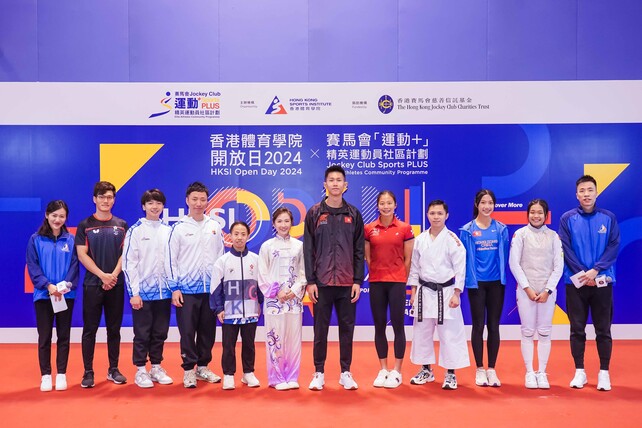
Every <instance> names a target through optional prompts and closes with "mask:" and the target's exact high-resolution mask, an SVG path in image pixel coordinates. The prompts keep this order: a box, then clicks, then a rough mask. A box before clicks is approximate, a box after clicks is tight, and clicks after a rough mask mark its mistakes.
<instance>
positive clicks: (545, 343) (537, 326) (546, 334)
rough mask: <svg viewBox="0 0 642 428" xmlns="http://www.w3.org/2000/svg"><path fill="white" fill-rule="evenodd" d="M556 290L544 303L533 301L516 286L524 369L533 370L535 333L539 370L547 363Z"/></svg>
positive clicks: (544, 368)
mask: <svg viewBox="0 0 642 428" xmlns="http://www.w3.org/2000/svg"><path fill="white" fill-rule="evenodd" d="M556 298H557V290H555V291H553V294H551V295H550V296H548V300H547V301H546V302H545V303H537V302H533V301H532V300H531V299H529V298H528V295H527V294H526V292H525V291H524V289H523V288H521V287H518V288H517V309H518V310H519V318H520V320H521V323H522V325H521V331H522V340H521V348H522V357H523V358H524V364H525V366H526V371H527V372H530V371H534V368H533V354H534V343H533V340H534V339H535V334H536V333H537V336H538V339H537V341H538V344H537V358H538V361H539V371H542V372H545V371H546V365H547V363H548V357H549V355H550V352H551V333H552V330H553V314H554V313H555V300H556Z"/></svg>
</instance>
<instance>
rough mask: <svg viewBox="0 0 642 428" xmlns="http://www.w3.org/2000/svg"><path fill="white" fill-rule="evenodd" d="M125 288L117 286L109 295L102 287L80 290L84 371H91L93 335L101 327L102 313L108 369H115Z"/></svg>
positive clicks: (85, 287)
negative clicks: (103, 314)
mask: <svg viewBox="0 0 642 428" xmlns="http://www.w3.org/2000/svg"><path fill="white" fill-rule="evenodd" d="M124 301H125V287H124V286H123V284H116V286H115V287H114V288H112V289H111V290H109V291H105V290H103V288H102V287H94V286H87V285H85V286H83V302H82V303H83V305H82V319H83V324H84V325H83V329H82V360H83V364H84V366H85V371H88V370H93V369H94V350H95V348H96V332H97V331H98V327H99V326H100V317H101V316H102V313H103V310H104V311H105V327H106V329H107V356H108V358H109V368H115V367H118V358H119V356H120V326H121V325H122V323H123V304H124Z"/></svg>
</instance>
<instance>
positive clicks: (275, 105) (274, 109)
mask: <svg viewBox="0 0 642 428" xmlns="http://www.w3.org/2000/svg"><path fill="white" fill-rule="evenodd" d="M265 114H288V112H287V110H285V106H284V105H283V103H282V102H281V100H279V97H278V96H275V97H274V99H273V100H272V103H270V106H269V107H268V109H267V111H266V112H265Z"/></svg>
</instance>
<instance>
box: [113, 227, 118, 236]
mask: <svg viewBox="0 0 642 428" xmlns="http://www.w3.org/2000/svg"><path fill="white" fill-rule="evenodd" d="M114 235H116V236H118V226H114Z"/></svg>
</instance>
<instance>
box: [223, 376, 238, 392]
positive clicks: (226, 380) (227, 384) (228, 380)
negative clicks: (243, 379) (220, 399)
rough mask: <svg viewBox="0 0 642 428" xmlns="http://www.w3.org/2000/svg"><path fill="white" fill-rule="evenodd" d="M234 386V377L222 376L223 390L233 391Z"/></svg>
mask: <svg viewBox="0 0 642 428" xmlns="http://www.w3.org/2000/svg"><path fill="white" fill-rule="evenodd" d="M234 388H236V385H235V384H234V376H232V375H224V376H223V389H234Z"/></svg>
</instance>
